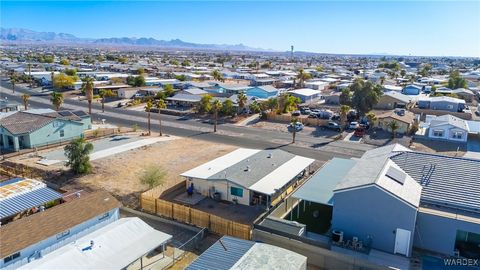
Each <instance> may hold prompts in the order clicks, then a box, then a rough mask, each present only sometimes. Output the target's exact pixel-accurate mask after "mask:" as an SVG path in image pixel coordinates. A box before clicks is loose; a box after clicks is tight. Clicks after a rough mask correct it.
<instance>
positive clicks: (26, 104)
mask: <svg viewBox="0 0 480 270" xmlns="http://www.w3.org/2000/svg"><path fill="white" fill-rule="evenodd" d="M23 106H25V111H26V110H28V102H27V101H26V102H25V103H23Z"/></svg>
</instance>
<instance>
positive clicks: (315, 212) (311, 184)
mask: <svg viewBox="0 0 480 270" xmlns="http://www.w3.org/2000/svg"><path fill="white" fill-rule="evenodd" d="M355 164H356V161H355V160H353V159H343V158H333V159H332V160H330V161H329V162H328V163H326V164H325V165H324V166H323V167H322V168H321V169H320V170H319V171H318V172H317V173H315V174H314V175H313V176H312V177H310V179H308V180H307V181H306V182H305V184H303V185H302V186H301V187H300V188H299V189H298V190H297V191H295V193H293V194H292V197H293V198H296V199H299V200H301V201H300V203H299V204H298V206H297V207H296V209H294V210H292V212H291V219H292V220H295V221H298V222H300V223H304V224H305V225H307V230H308V231H313V232H315V233H320V234H323V233H325V232H327V231H328V230H329V229H330V224H331V218H332V217H331V215H332V211H333V194H334V190H335V187H336V186H337V184H338V183H339V182H340V181H342V180H343V178H344V177H345V175H346V174H347V173H348V172H349V171H350V169H351V168H352V167H353V166H354V165H355ZM295 210H296V211H295Z"/></svg>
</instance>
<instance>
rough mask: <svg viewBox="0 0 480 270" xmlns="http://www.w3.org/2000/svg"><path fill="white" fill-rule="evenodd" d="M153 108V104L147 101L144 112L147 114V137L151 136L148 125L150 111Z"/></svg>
mask: <svg viewBox="0 0 480 270" xmlns="http://www.w3.org/2000/svg"><path fill="white" fill-rule="evenodd" d="M152 108H153V103H152V101H151V100H149V101H147V104H146V105H145V111H146V112H147V114H148V136H150V134H151V125H150V111H151V110H152Z"/></svg>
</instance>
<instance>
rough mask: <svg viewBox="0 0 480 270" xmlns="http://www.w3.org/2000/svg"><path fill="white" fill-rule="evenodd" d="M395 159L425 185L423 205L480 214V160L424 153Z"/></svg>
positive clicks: (422, 197)
mask: <svg viewBox="0 0 480 270" xmlns="http://www.w3.org/2000/svg"><path fill="white" fill-rule="evenodd" d="M391 159H392V160H393V161H394V162H395V163H396V164H397V165H398V166H400V167H401V168H402V169H403V170H404V171H405V172H406V173H408V174H409V175H410V176H411V177H412V178H413V179H414V180H415V181H417V182H418V183H419V184H421V185H422V196H421V199H420V200H421V202H422V203H426V204H433V205H439V206H444V207H449V208H453V209H459V210H467V211H473V212H477V213H480V160H474V159H466V158H456V157H447V156H440V155H434V154H428V153H420V152H399V153H397V154H396V155H395V156H393V157H391Z"/></svg>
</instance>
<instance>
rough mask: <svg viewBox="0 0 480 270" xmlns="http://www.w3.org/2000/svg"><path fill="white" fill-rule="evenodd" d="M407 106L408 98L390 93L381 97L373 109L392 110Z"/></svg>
mask: <svg viewBox="0 0 480 270" xmlns="http://www.w3.org/2000/svg"><path fill="white" fill-rule="evenodd" d="M409 104H410V97H409V96H407V95H404V94H402V93H399V92H395V91H390V92H386V93H384V94H383V95H381V96H380V98H379V100H378V103H377V104H376V105H375V106H374V107H373V108H374V109H377V110H393V109H396V108H407V107H408V105H409Z"/></svg>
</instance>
